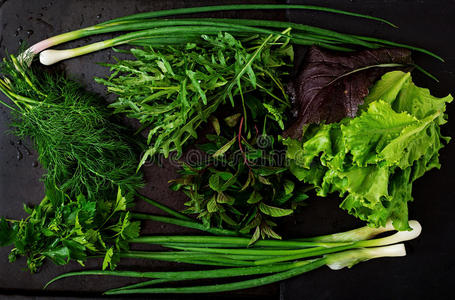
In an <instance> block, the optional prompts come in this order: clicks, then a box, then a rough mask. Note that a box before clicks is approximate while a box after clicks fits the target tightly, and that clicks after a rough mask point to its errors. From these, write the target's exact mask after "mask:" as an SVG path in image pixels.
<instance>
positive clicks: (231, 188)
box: [171, 98, 307, 243]
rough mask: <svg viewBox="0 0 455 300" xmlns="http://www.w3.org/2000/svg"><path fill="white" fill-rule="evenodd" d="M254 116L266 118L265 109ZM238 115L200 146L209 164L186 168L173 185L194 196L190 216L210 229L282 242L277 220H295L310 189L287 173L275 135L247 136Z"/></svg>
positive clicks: (229, 119) (254, 238) (183, 166)
mask: <svg viewBox="0 0 455 300" xmlns="http://www.w3.org/2000/svg"><path fill="white" fill-rule="evenodd" d="M254 99H256V98H251V99H249V101H248V102H247V103H248V104H249V106H254V102H255V101H254ZM256 101H257V103H256V104H257V105H258V107H260V102H259V100H257V99H256ZM252 111H253V112H255V113H256V114H258V117H259V118H261V117H263V116H264V115H263V114H266V113H267V111H266V109H264V108H263V109H262V112H261V111H260V110H259V111H254V110H252ZM239 115H240V114H236V115H232V116H228V117H227V118H226V120H227V121H228V124H229V125H227V124H226V125H225V126H221V128H222V130H221V132H222V133H221V135H216V134H207V135H206V136H205V138H206V139H207V140H208V142H207V143H204V144H201V145H198V148H199V149H201V150H202V151H204V152H203V154H202V153H201V156H200V157H203V158H204V159H203V160H201V161H200V162H199V163H196V164H193V165H190V164H182V169H181V170H180V173H181V175H182V176H181V177H180V178H178V179H176V180H173V181H172V185H171V189H173V190H182V191H183V192H184V193H185V194H186V195H187V196H188V197H189V199H190V200H189V201H188V202H186V203H185V205H186V206H188V207H189V208H188V209H186V210H185V212H186V213H190V214H197V218H198V219H201V220H202V222H203V224H205V225H206V226H207V227H219V228H232V229H234V230H236V231H238V232H240V233H243V234H248V233H250V232H251V231H253V232H254V233H253V236H252V239H251V243H253V242H255V241H256V240H257V239H258V238H260V237H262V238H265V237H270V238H281V237H280V236H279V235H278V234H277V233H276V232H275V231H274V230H273V229H272V227H274V226H275V225H276V223H275V221H274V220H273V219H274V218H277V217H283V216H287V215H290V214H292V213H293V212H294V210H295V209H296V208H297V206H299V205H301V204H303V203H302V201H303V200H305V199H306V198H307V195H306V194H305V192H306V191H307V188H306V187H305V186H302V185H301V184H299V183H298V181H296V180H295V178H294V177H293V176H292V174H291V173H290V172H289V171H288V169H287V166H286V165H285V156H284V155H283V154H284V152H283V151H282V149H280V148H279V147H278V148H277V147H276V145H278V146H279V143H276V141H275V137H274V136H275V135H267V134H266V132H263V133H262V134H259V132H256V134H254V135H253V136H251V137H250V138H249V139H248V138H247V137H244V136H243V134H242V129H243V128H242V119H240V120H238V116H239ZM236 117H237V118H236ZM234 119H237V121H233V120H234ZM252 119H253V120H254V118H252ZM238 123H240V125H239V124H238ZM223 125H224V124H223ZM270 125H272V126H270V127H271V128H269V130H271V129H273V127H275V128H274V129H275V131H277V129H279V128H276V127H278V126H277V125H276V124H275V123H274V122H270ZM273 125H275V126H273ZM226 136H229V138H226ZM231 136H232V139H231V138H230V137H231Z"/></svg>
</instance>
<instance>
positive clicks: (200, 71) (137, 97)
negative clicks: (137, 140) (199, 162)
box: [97, 33, 292, 164]
mask: <svg viewBox="0 0 455 300" xmlns="http://www.w3.org/2000/svg"><path fill="white" fill-rule="evenodd" d="M201 38H202V41H201V42H198V43H189V44H186V46H166V47H154V48H151V47H144V48H142V49H131V50H130V53H131V54H132V55H134V57H135V60H122V61H118V62H117V63H116V64H108V65H107V66H109V67H110V69H111V71H112V74H111V76H110V77H109V78H108V79H97V81H98V82H100V83H103V84H105V85H106V86H107V88H108V91H110V92H112V93H115V94H117V95H118V96H119V97H118V98H117V100H116V101H115V102H114V103H113V104H111V105H110V106H111V107H112V108H114V109H115V112H116V113H125V114H126V115H127V116H128V117H131V118H136V119H138V120H139V121H140V122H141V123H142V124H143V128H147V129H148V130H149V131H148V139H147V140H148V143H149V144H150V147H149V149H148V150H147V151H146V153H145V154H144V156H143V157H142V161H141V164H143V163H144V162H145V161H146V160H147V159H148V158H149V157H153V156H154V155H155V154H160V153H161V154H164V156H165V157H167V156H168V155H169V153H170V152H171V151H177V154H178V155H180V154H181V153H182V151H183V146H184V144H185V143H186V142H187V141H188V140H189V139H194V138H196V137H197V133H196V130H197V128H198V127H199V126H200V125H201V124H202V123H204V122H207V120H208V119H209V118H210V116H211V115H212V114H213V113H214V112H215V111H217V109H218V107H219V106H220V105H222V104H223V103H225V100H226V99H229V100H230V102H231V104H232V105H234V106H237V105H238V104H240V103H241V105H242V107H244V108H245V102H246V101H245V97H247V96H248V94H250V93H251V92H252V91H255V90H256V89H258V90H259V91H260V92H261V93H262V94H263V95H264V97H266V98H267V99H268V100H267V101H268V102H267V105H269V108H270V109H272V106H274V107H275V108H274V109H275V110H273V112H272V115H273V117H274V118H275V119H276V120H277V121H278V122H282V121H280V120H281V119H280V117H279V114H280V113H282V112H283V108H284V107H286V105H288V104H287V102H288V101H287V96H286V95H285V94H283V93H282V92H281V89H280V88H281V87H282V86H281V85H280V84H279V82H280V81H281V80H280V78H282V77H283V76H286V74H287V72H288V70H287V68H286V67H288V66H289V64H290V63H291V62H292V46H290V45H288V43H287V39H286V38H283V37H280V36H278V37H273V36H269V37H267V38H261V37H254V36H253V37H250V38H248V39H236V38H234V37H233V36H232V35H230V34H229V33H220V34H218V35H217V36H215V37H213V36H206V35H202V36H201ZM277 83H278V84H277ZM238 96H241V97H238ZM243 116H244V119H245V120H246V115H245V109H244V113H243ZM245 122H246V121H245ZM212 124H214V126H218V125H216V123H213V122H212ZM218 124H219V122H218Z"/></svg>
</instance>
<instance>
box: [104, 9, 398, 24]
mask: <svg viewBox="0 0 455 300" xmlns="http://www.w3.org/2000/svg"><path fill="white" fill-rule="evenodd" d="M276 9H302V10H313V11H322V12H328V13H335V14H342V15H348V16H352V17H359V18H365V19H370V20H374V21H378V22H382V23H385V24H388V25H390V26H392V27H397V26H396V25H394V24H392V23H391V22H389V21H387V20H384V19H382V18H377V17H372V16H369V15H364V14H359V13H354V12H350V11H345V10H339V9H333V8H329V7H322V6H314V5H298V4H234V5H214V6H200V7H189V8H177V9H168V10H160V11H151V12H145V13H139V14H134V15H130V16H126V17H121V18H116V19H113V20H110V21H107V22H104V23H101V24H110V23H112V22H119V21H126V20H128V21H130V20H140V19H150V18H160V17H167V16H177V15H184V14H194V13H205V12H214V11H228V10H234V11H237V10H276ZM101 24H100V25H101Z"/></svg>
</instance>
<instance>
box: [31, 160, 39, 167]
mask: <svg viewBox="0 0 455 300" xmlns="http://www.w3.org/2000/svg"><path fill="white" fill-rule="evenodd" d="M32 167H34V168H36V167H38V162H37V161H36V160H35V161H34V162H33V163H32Z"/></svg>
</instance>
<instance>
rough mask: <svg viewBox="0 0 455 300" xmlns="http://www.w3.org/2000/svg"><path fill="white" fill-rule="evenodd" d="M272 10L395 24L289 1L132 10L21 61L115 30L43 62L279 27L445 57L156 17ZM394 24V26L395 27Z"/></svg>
mask: <svg viewBox="0 0 455 300" xmlns="http://www.w3.org/2000/svg"><path fill="white" fill-rule="evenodd" d="M253 9H261V10H270V9H304V10H314V11H323V12H330V13H338V14H343V15H349V16H355V17H360V18H366V19H370V20H375V21H380V22H383V23H386V24H388V25H391V26H395V25H393V24H392V23H390V22H388V21H386V20H384V19H381V18H376V17H371V16H368V15H363V14H357V13H352V12H347V11H342V10H336V9H331V8H325V7H318V6H309V5H287V4H260V5H259V4H240V5H221V6H203V7H193V8H182V9H171V10H162V11H154V12H146V13H139V14H134V15H130V16H126V17H121V18H117V19H113V20H110V21H108V22H104V23H100V24H98V25H94V26H90V27H86V28H82V29H79V30H75V31H71V32H67V33H63V34H60V35H57V36H54V37H51V38H48V39H46V40H43V41H41V42H39V43H37V44H35V45H33V46H31V47H30V48H29V49H27V50H26V51H25V52H24V53H23V54H22V55H21V59H23V60H26V61H27V62H28V63H31V59H32V58H33V57H34V56H35V55H36V54H38V53H40V52H42V51H43V50H45V49H48V48H51V47H54V46H57V45H59V44H62V43H65V42H68V41H72V40H76V39H80V38H83V37H87V36H92V35H96V34H103V33H113V32H125V31H126V32H128V31H129V32H130V33H126V34H122V35H120V36H117V37H115V38H113V39H108V40H105V41H101V42H97V43H93V44H90V45H86V46H82V47H78V48H74V49H67V50H47V51H44V52H42V54H41V57H40V60H41V62H42V63H43V64H45V65H50V64H53V63H56V62H58V61H61V60H65V59H69V58H72V57H77V56H80V55H84V54H88V53H91V52H95V51H99V50H102V49H105V48H110V47H114V46H118V45H122V44H131V45H141V46H145V45H147V46H158V45H163V44H184V43H187V42H190V41H195V40H197V39H199V37H200V36H201V35H202V34H217V33H218V32H220V31H225V32H230V33H233V34H237V35H245V34H263V35H266V34H276V35H281V33H280V32H281V30H283V29H285V28H291V29H292V30H293V34H292V35H291V42H293V43H294V44H298V45H318V46H320V47H324V48H328V49H333V50H339V51H351V50H353V48H349V47H346V46H351V47H352V46H355V47H366V48H378V47H387V46H399V47H404V48H408V49H411V50H416V51H420V52H424V53H426V54H428V55H431V56H434V57H435V58H437V59H440V60H442V58H441V57H439V56H438V55H436V54H434V53H432V52H430V51H427V50H425V49H421V48H417V47H413V46H408V45H404V44H399V43H394V42H390V41H386V40H382V39H376V38H372V37H363V36H354V35H348V34H343V33H339V32H336V31H332V30H327V29H323V28H318V27H313V26H308V25H303V24H295V23H290V22H280V21H269V20H267V21H266V20H248V19H217V18H211V19H207V18H193V19H179V20H169V19H156V18H161V17H168V16H176V15H183V14H191V13H203V12H215V11H226V10H253ZM395 27H396V26H395Z"/></svg>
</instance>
